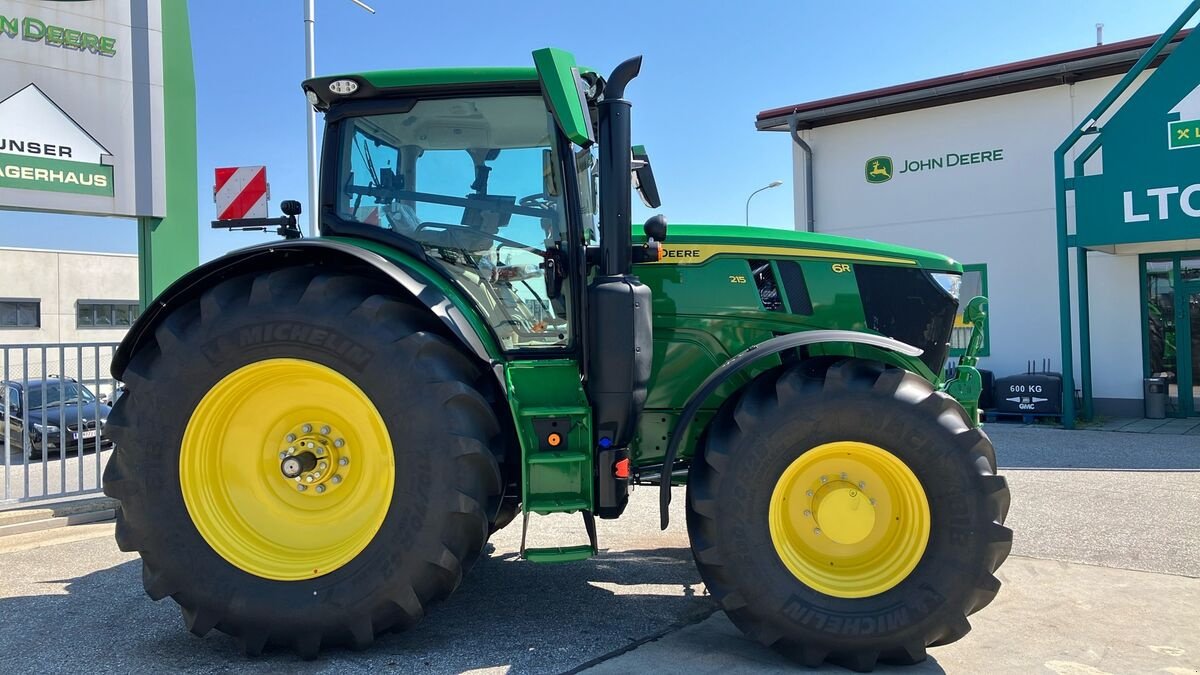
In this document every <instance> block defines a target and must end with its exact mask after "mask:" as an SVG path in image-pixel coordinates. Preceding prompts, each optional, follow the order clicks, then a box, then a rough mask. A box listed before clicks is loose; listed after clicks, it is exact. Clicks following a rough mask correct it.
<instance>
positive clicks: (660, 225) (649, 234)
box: [642, 213, 667, 242]
mask: <svg viewBox="0 0 1200 675" xmlns="http://www.w3.org/2000/svg"><path fill="white" fill-rule="evenodd" d="M642 231H643V232H645V233H646V238H647V239H653V240H654V241H657V242H664V241H666V240H667V217H666V216H664V215H662V214H661V213H660V214H658V215H655V216H650V219H649V220H647V221H646V224H645V225H643V226H642Z"/></svg>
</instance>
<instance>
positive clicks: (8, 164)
mask: <svg viewBox="0 0 1200 675" xmlns="http://www.w3.org/2000/svg"><path fill="white" fill-rule="evenodd" d="M0 187H9V188H19V189H23V190H49V191H51V192H71V193H74V194H80V195H99V196H101V197H111V196H113V170H112V167H111V166H103V165H100V164H88V163H86V162H70V161H65V160H61V159H48V158H45V157H26V156H24V155H6V154H0Z"/></svg>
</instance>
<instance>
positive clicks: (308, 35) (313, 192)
mask: <svg viewBox="0 0 1200 675" xmlns="http://www.w3.org/2000/svg"><path fill="white" fill-rule="evenodd" d="M350 2H353V3H354V4H356V5H358V6H359V7H362V8H363V9H365V10H367V11H368V12H370V13H372V14H374V13H375V10H374V9H372V8H371V6H370V5H368V4H367V3H365V2H362V0H350ZM315 16H316V0H304V59H305V61H306V64H305V70H304V74H305V78H304V79H306V80H311V79H312V78H314V77H316V76H317V54H316V44H315V41H316V37H315V34H316V29H315V24H316V19H315ZM304 104H305V105H307V106H308V236H310V237H315V236H317V210H318V209H317V200H318V199H320V197H319V196H318V195H317V111H316V109H314V108H313V107H312V105H311V104H309V103H308V99H305V102H304Z"/></svg>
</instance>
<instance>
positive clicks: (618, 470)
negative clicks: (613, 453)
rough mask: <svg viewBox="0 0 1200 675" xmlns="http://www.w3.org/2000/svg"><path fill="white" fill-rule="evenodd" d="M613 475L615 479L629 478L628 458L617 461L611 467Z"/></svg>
mask: <svg viewBox="0 0 1200 675" xmlns="http://www.w3.org/2000/svg"><path fill="white" fill-rule="evenodd" d="M613 475H614V476H616V477H617V478H629V458H628V457H626V458H625V459H621V460H617V463H616V464H614V465H613Z"/></svg>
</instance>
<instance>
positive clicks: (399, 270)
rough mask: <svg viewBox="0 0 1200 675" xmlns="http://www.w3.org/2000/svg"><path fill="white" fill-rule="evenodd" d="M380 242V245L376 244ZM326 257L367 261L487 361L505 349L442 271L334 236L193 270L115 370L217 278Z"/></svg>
mask: <svg viewBox="0 0 1200 675" xmlns="http://www.w3.org/2000/svg"><path fill="white" fill-rule="evenodd" d="M372 248H375V247H372ZM309 263H322V264H327V265H337V264H349V265H354V266H360V267H361V266H366V267H368V268H370V270H371V271H372V272H373V273H376V274H378V275H379V276H380V277H381V278H384V279H387V280H389V281H391V282H392V283H394V284H395V287H396V289H397V290H398V291H399V292H401V293H403V294H405V295H408V296H410V297H412V298H413V299H415V300H416V301H418V302H420V303H421V304H422V305H424V306H425V307H427V308H428V309H429V311H430V312H432V313H433V315H434V316H436V317H437V318H438V319H439V320H440V321H441V322H442V324H443V325H444V326H445V327H446V329H447V330H448V331H449V332H450V334H451V335H453V336H454V337H455V338H457V340H458V341H459V342H460V343H461V344H462V346H463V347H465V348H466V349H467V351H468V352H469V353H471V354H474V355H475V356H476V357H478V358H479V359H480V360H481V361H482V362H484V363H491V362H492V361H493V360H495V359H496V358H498V355H499V349H498V347H497V345H496V344H495V342H494V340H492V338H491V334H490V333H488V332H487V330H486V328H484V326H483V324H482V323H479V322H478V317H476V316H475V314H474V312H473V311H472V310H471V308H470V305H468V304H467V303H466V301H465V300H463V299H462V298H461V297H457V295H456V293H454V291H453V290H452V288H451V287H450V286H449V282H447V281H445V280H443V279H440V278H438V277H436V276H435V275H436V272H434V271H433V270H431V269H429V268H428V267H426V266H424V265H422V264H420V263H419V262H417V261H414V260H410V259H409V256H407V255H405V254H403V253H401V252H398V251H397V252H389V253H388V254H387V255H386V256H385V255H384V252H377V251H375V250H368V249H366V248H363V247H360V246H356V245H354V244H350V243H347V242H346V241H342V240H330V239H323V238H317V239H297V240H293V241H285V242H275V243H270V244H262V245H259V246H251V247H248V248H243V249H240V250H237V251H233V252H232V253H229V254H226V255H224V256H222V257H220V258H217V259H215V260H212V261H209V262H207V263H205V264H203V265H201V266H199V267H197V268H196V269H194V270H192V271H191V272H188V273H187V274H185V275H183V276H182V277H181V278H180V279H178V280H177V281H176V282H175V283H173V284H171V285H170V286H169V287H167V289H166V290H165V291H163V292H162V294H161V295H159V296H158V297H157V298H155V299H154V300H153V301H151V302H150V303H149V304H148V305H147V306H146V310H145V312H143V313H142V315H141V316H140V317H138V320H137V321H136V322H134V324H133V327H132V328H130V329H129V333H128V334H127V335H126V336H125V339H124V340H122V341H121V345H120V346H119V347H118V348H117V350H116V353H115V354H113V360H112V368H111V371H112V376H113V377H114V378H116V379H117V380H121V379H123V378H122V375H123V374H124V372H125V368H126V367H127V366H128V365H129V360H130V358H131V357H132V356H133V354H134V353H136V352H137V350H138V348H139V347H140V346H141V345H142V343H143V342H144V341H145V340H146V338H147V337H149V336H151V335H153V334H154V330H155V329H156V328H157V327H158V325H159V323H161V322H162V320H163V319H164V318H165V317H166V316H167V314H168V313H169V312H170V311H171V310H172V309H174V308H175V307H178V306H180V305H182V304H184V303H186V302H189V301H191V300H193V299H194V298H196V297H197V296H199V295H200V294H201V293H202V292H204V290H206V289H208V288H211V287H212V286H213V284H215V283H217V282H219V281H221V280H222V279H227V278H229V277H231V276H235V275H238V274H242V273H244V272H248V271H267V270H274V269H280V268H283V267H290V266H293V265H302V264H309Z"/></svg>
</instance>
